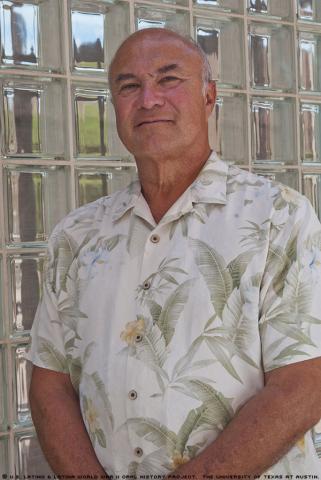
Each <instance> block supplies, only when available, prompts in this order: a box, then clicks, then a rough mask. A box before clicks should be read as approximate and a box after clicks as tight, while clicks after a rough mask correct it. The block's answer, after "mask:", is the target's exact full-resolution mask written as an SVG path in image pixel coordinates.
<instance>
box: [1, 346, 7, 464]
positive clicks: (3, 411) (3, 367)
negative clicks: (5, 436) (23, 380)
mask: <svg viewBox="0 0 321 480" xmlns="http://www.w3.org/2000/svg"><path fill="white" fill-rule="evenodd" d="M5 379H6V363H5V350H4V347H2V346H0V385H1V388H0V431H2V432H3V431H6V430H7V414H6V413H7V412H6V405H7V399H6V394H7V389H6V387H7V382H6V380H5ZM0 450H1V446H0ZM0 458H1V452H0Z"/></svg>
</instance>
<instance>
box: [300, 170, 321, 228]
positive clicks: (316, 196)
mask: <svg viewBox="0 0 321 480" xmlns="http://www.w3.org/2000/svg"><path fill="white" fill-rule="evenodd" d="M302 183H303V185H302V187H303V193H304V195H305V196H306V197H308V199H309V200H310V202H311V204H312V206H313V208H314V209H315V211H316V213H317V215H318V217H319V219H320V221H321V174H319V175H318V174H316V173H305V174H304V175H303V182H302Z"/></svg>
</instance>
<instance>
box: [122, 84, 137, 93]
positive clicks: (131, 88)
mask: <svg viewBox="0 0 321 480" xmlns="http://www.w3.org/2000/svg"><path fill="white" fill-rule="evenodd" d="M138 87H139V85H138V83H126V84H125V85H122V86H121V87H120V91H121V92H123V93H129V92H132V91H134V90H136V88H138Z"/></svg>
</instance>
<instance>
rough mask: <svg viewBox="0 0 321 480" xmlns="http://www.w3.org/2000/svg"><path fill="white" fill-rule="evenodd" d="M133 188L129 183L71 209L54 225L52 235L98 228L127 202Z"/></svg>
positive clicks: (72, 233)
mask: <svg viewBox="0 0 321 480" xmlns="http://www.w3.org/2000/svg"><path fill="white" fill-rule="evenodd" d="M133 189H134V187H133V184H130V185H128V186H127V187H125V188H123V189H122V190H117V191H116V192H114V193H112V194H111V195H107V196H104V197H100V198H98V199H97V200H95V201H93V202H90V203H86V204H84V205H82V206H80V207H78V208H76V209H73V210H71V211H70V212H69V213H68V214H67V215H66V216H65V217H64V218H63V219H62V220H60V222H59V223H58V224H57V225H56V227H55V229H54V231H53V234H52V235H53V236H55V235H57V234H58V233H61V232H63V233H65V234H67V235H72V236H84V235H86V232H93V231H94V230H97V229H99V228H100V226H101V224H102V222H104V221H108V220H112V219H113V216H114V215H115V214H117V212H118V210H119V209H121V208H123V207H124V206H125V205H127V204H128V203H129V199H130V198H131V195H132V191H133Z"/></svg>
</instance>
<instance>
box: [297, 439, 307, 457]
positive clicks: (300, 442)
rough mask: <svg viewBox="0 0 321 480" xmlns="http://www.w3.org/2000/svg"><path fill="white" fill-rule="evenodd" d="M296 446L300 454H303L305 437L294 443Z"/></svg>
mask: <svg viewBox="0 0 321 480" xmlns="http://www.w3.org/2000/svg"><path fill="white" fill-rule="evenodd" d="M296 446H297V447H298V448H299V449H300V450H301V452H302V453H304V452H305V437H304V436H303V437H302V438H300V440H298V441H297V442H296Z"/></svg>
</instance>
